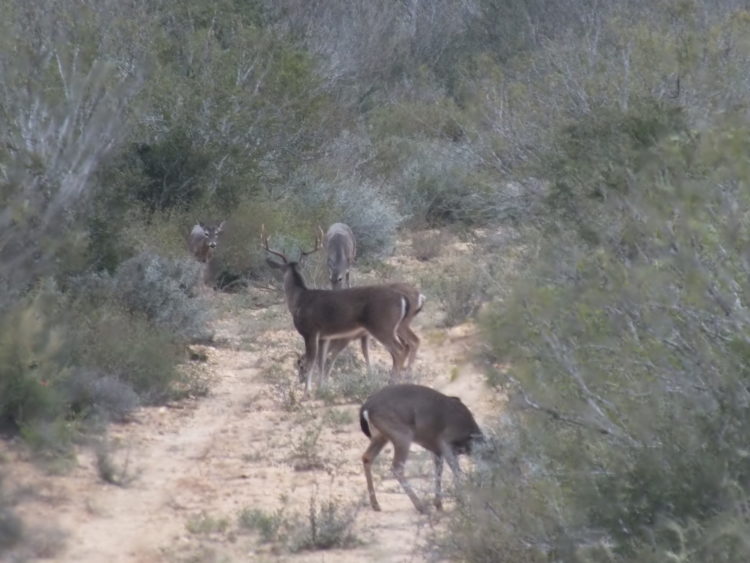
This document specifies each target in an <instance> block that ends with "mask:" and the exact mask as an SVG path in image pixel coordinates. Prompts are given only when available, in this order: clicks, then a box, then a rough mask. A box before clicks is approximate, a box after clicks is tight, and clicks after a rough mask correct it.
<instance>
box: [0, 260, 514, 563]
mask: <svg viewBox="0 0 750 563" xmlns="http://www.w3.org/2000/svg"><path fill="white" fill-rule="evenodd" d="M394 261H396V262H399V261H400V262H403V261H404V260H403V258H399V257H396V258H394ZM401 265H403V264H401ZM402 279H409V278H408V277H404V278H402ZM256 291H257V290H256ZM247 297H248V296H247V295H245V296H227V295H220V294H217V295H216V299H217V300H220V307H219V308H220V309H221V310H222V311H223V313H222V315H221V318H220V319H219V320H218V321H217V323H216V345H214V346H207V347H203V348H202V351H204V352H205V355H206V357H207V360H206V361H205V362H204V363H202V364H201V369H202V370H203V371H204V372H205V374H206V376H207V378H208V384H209V391H208V393H207V394H206V395H205V396H201V397H196V398H190V399H185V400H182V401H179V402H176V403H173V404H170V405H168V406H163V407H151V408H140V409H139V410H138V411H137V413H136V414H135V416H134V417H133V420H132V421H131V422H129V423H126V424H117V425H113V426H111V427H110V429H109V433H108V438H109V443H110V444H111V447H112V452H113V453H112V455H113V460H114V461H115V463H116V464H117V466H118V467H121V468H122V467H124V466H125V464H127V473H128V475H129V476H131V477H132V481H131V482H129V483H128V484H127V485H126V486H116V485H112V484H109V483H106V482H104V481H103V480H102V479H100V478H99V474H98V471H97V467H96V458H95V456H94V454H93V452H92V449H91V448H89V447H85V446H81V447H80V449H79V450H78V451H77V454H76V461H75V463H74V466H73V467H72V469H69V470H67V471H65V472H63V473H62V474H50V473H49V472H48V471H45V470H43V469H41V468H40V467H39V466H38V464H34V463H32V462H31V461H30V460H29V456H28V454H27V453H26V451H25V450H24V448H23V447H22V446H20V445H18V444H13V443H7V442H0V448H2V449H3V450H5V451H2V452H1V454H2V455H0V460H2V461H0V470H1V471H3V473H4V474H5V475H6V476H7V477H8V478H7V479H6V480H5V482H6V483H8V484H12V486H13V487H14V488H15V490H16V491H18V490H22V491H26V493H27V494H26V496H25V497H24V500H23V501H22V502H21V503H20V504H19V505H18V512H19V514H21V515H22V516H23V517H24V519H25V521H26V522H27V524H28V529H29V536H30V538H31V539H30V540H29V543H28V545H27V546H26V547H25V548H24V549H23V551H19V552H18V554H17V560H22V559H26V558H28V559H29V560H45V559H46V560H53V561H60V562H70V563H72V562H76V563H87V562H91V563H100V562H108V563H118V562H139V563H148V562H161V561H279V560H282V561H330V562H336V561H347V562H351V561H355V562H356V561H389V562H391V561H393V562H395V561H421V560H425V559H426V555H425V553H426V552H427V551H428V550H426V549H425V547H427V546H428V545H429V542H430V536H431V534H433V533H434V532H437V533H439V531H440V527H441V526H443V525H444V523H445V518H444V516H443V515H442V514H440V513H436V512H432V513H431V514H428V515H420V514H418V513H417V512H416V511H415V510H414V508H413V506H412V505H411V503H410V501H409V499H408V498H407V497H406V495H405V494H404V493H403V491H402V490H401V488H400V487H399V485H398V483H397V482H396V481H395V479H393V478H392V477H391V475H390V471H389V469H390V462H391V459H392V449H391V448H390V447H388V448H387V449H386V450H385V451H384V452H383V453H382V454H381V456H380V457H379V458H378V463H377V466H376V470H375V478H376V489H377V492H378V497H379V500H380V504H381V507H382V509H383V510H382V512H379V513H376V512H374V511H372V510H371V509H370V507H369V504H368V502H367V499H366V487H365V480H364V476H363V473H362V466H361V460H360V458H361V455H362V453H363V452H364V450H365V448H366V446H367V444H368V440H367V438H366V437H365V436H364V435H363V434H362V432H361V430H360V429H359V422H358V409H359V403H358V402H350V403H346V404H341V403H337V404H336V405H334V406H332V405H325V404H324V403H323V401H319V400H309V401H304V402H302V403H298V404H291V400H290V398H289V397H290V395H289V393H291V394H292V395H294V396H296V397H299V395H301V390H300V389H299V386H297V385H295V384H294V379H295V377H294V352H296V351H301V350H302V341H301V339H300V337H299V336H298V335H297V334H296V332H295V331H294V329H293V327H292V326H291V320H290V317H289V314H288V311H287V310H286V307H285V305H284V304H283V302H282V296H281V294H280V293H279V295H277V296H273V295H271V296H270V297H271V300H272V301H273V300H275V302H274V303H273V304H271V305H270V306H267V307H262V308H260V307H257V306H256V307H247V306H245V305H246V304H247V303H248V302H249V301H250V300H249V299H248V298H247ZM266 297H267V298H268V296H266ZM428 299H429V296H428ZM427 305H428V306H427V308H426V309H425V312H424V313H423V314H421V315H420V316H418V317H417V318H416V319H415V321H414V323H413V325H412V326H413V328H414V329H415V332H416V333H417V334H418V335H419V336H420V337H421V339H422V346H421V348H420V350H419V355H418V358H417V363H416V368H415V374H417V376H418V379H419V381H420V382H421V383H424V384H427V385H431V386H433V387H435V388H437V389H440V390H442V391H444V392H446V393H448V394H451V395H458V396H460V397H461V398H462V400H463V401H464V403H466V404H467V405H468V406H469V407H470V408H471V409H472V410H473V411H474V413H475V415H476V417H477V419H478V421H479V423H480V425H482V423H483V421H489V420H490V419H491V418H492V417H493V416H494V415H495V414H496V413H497V410H498V408H499V407H498V404H497V403H493V401H492V396H491V394H488V393H487V390H486V388H484V386H483V383H482V381H483V376H482V374H481V372H480V371H479V370H478V369H477V368H476V367H475V366H474V365H473V364H472V362H471V353H472V350H473V349H474V347H473V336H474V334H475V327H474V326H473V325H471V324H464V325H460V326H458V327H454V328H451V329H447V328H444V327H442V326H440V325H441V323H440V322H439V317H440V315H439V312H438V311H437V310H436V307H437V304H436V303H434V302H430V301H429V300H428V302H427ZM350 348H351V350H352V352H346V353H348V354H350V356H351V357H350V358H349V363H348V364H347V363H346V362H344V365H350V364H353V365H356V364H361V363H362V360H361V356H360V355H359V353H358V350H356V347H355V346H350ZM372 355H373V356H374V363H375V364H376V365H378V366H382V367H383V368H385V367H387V365H388V363H389V362H387V361H386V360H387V358H386V354H385V353H384V351H383V349H382V347H379V346H377V347H376V348H375V350H374V352H373V354H372ZM274 382H276V383H274ZM318 432H319V434H317V438H316V433H318ZM311 444H312V445H311ZM468 463H470V461H467V460H462V464H464V466H466V465H467V464H468ZM307 466H312V467H311V468H309V467H307ZM449 475H450V472H446V475H445V477H446V478H445V481H446V486H447V487H448V489H449V490H450V484H451V479H450V477H449ZM407 476H408V477H409V479H410V481H411V482H412V484H413V485H414V486H415V488H416V489H417V491H418V493H419V494H420V495H422V496H425V495H429V494H430V492H431V487H432V484H431V483H432V481H431V477H432V462H431V459H430V458H429V456H428V455H426V452H424V451H423V450H421V448H419V447H418V446H416V445H415V446H413V447H412V456H411V457H410V459H409V462H408V463H407ZM311 499H315V500H316V502H318V503H319V504H320V503H325V502H327V501H334V502H335V503H336V504H337V506H341V507H352V510H353V511H354V513H353V514H354V516H353V518H354V519H355V525H354V533H355V535H356V536H357V538H358V539H359V540H360V545H358V546H357V547H355V548H353V549H346V550H344V549H334V550H326V551H302V552H299V553H290V552H289V551H288V550H286V549H283V548H280V547H278V545H277V544H273V543H270V544H269V543H263V542H262V541H261V538H260V536H259V534H258V533H257V531H253V530H248V529H247V528H244V527H243V526H241V525H240V524H239V520H238V518H239V515H240V514H241V513H242V512H243V511H247V510H252V509H257V510H261V511H263V512H265V513H267V514H271V513H272V512H273V511H274V510H278V509H281V510H283V514H287V515H291V514H295V513H298V514H301V515H302V516H303V517H304V516H305V515H307V514H308V510H309V506H310V502H311ZM446 509H447V510H448V511H450V509H451V502H450V500H449V502H448V503H447V506H446Z"/></svg>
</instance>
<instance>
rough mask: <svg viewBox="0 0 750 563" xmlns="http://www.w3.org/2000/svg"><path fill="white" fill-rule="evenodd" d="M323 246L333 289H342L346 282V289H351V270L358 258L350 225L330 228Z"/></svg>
mask: <svg viewBox="0 0 750 563" xmlns="http://www.w3.org/2000/svg"><path fill="white" fill-rule="evenodd" d="M323 246H324V247H325V250H326V264H327V265H328V277H329V279H330V280H331V289H341V286H342V284H344V282H346V287H351V283H350V281H349V269H350V268H351V266H352V264H353V263H354V258H355V257H356V256H357V244H356V242H355V240H354V233H353V232H352V230H351V229H350V228H349V225H346V224H345V223H334V224H333V225H331V226H330V227H328V231H326V234H325V238H324V241H323Z"/></svg>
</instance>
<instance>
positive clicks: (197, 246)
mask: <svg viewBox="0 0 750 563" xmlns="http://www.w3.org/2000/svg"><path fill="white" fill-rule="evenodd" d="M223 228H224V221H222V222H221V223H219V224H218V225H213V226H209V225H204V224H203V223H200V222H199V223H196V224H195V225H194V226H193V229H192V230H191V231H190V236H189V237H188V249H189V250H190V253H191V254H192V255H193V256H194V257H195V259H196V260H198V262H200V263H201V264H203V276H202V277H203V280H202V281H203V283H204V284H206V285H209V284H210V282H211V278H212V275H213V273H212V272H211V266H212V262H213V257H214V252H215V251H216V245H217V244H218V242H219V234H220V233H221V231H222V229H223Z"/></svg>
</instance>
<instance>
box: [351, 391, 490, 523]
mask: <svg viewBox="0 0 750 563" xmlns="http://www.w3.org/2000/svg"><path fill="white" fill-rule="evenodd" d="M359 424H360V426H361V427H362V431H363V432H364V433H365V435H366V436H367V437H368V438H370V445H369V447H368V448H367V450H366V451H365V453H364V455H363V456H362V464H363V465H364V470H365V479H366V480H367V492H368V493H369V495H370V505H371V506H372V508H373V510H380V505H379V504H378V499H377V498H376V497H375V487H374V486H373V483H372V463H373V462H374V461H375V458H376V457H377V456H378V454H379V453H380V451H381V450H382V449H383V447H385V445H386V444H387V443H388V442H391V443H392V444H393V450H394V451H393V465H392V471H393V475H394V476H395V477H396V479H397V480H398V482H399V484H400V485H401V487H402V488H403V489H404V491H405V492H406V494H407V495H408V497H409V499H411V501H412V503H413V504H414V507H415V508H416V509H417V510H418V511H419V512H425V510H426V509H425V506H424V505H423V504H422V502H421V501H420V500H419V499H418V498H417V495H416V494H415V493H414V490H413V489H412V488H411V485H409V482H408V481H407V480H406V476H405V475H404V465H405V464H406V458H407V457H408V456H409V448H410V447H411V443H412V442H416V443H417V444H419V445H420V446H422V447H423V448H425V449H426V450H429V451H430V452H432V455H433V459H434V461H435V500H434V504H435V508H437V509H438V510H441V509H442V507H443V501H442V486H441V479H442V474H443V460H445V461H447V462H448V467H450V468H451V471H452V472H453V478H454V481H456V482H458V479H459V476H460V475H461V467H460V466H459V464H458V460H457V456H458V455H459V454H470V453H471V448H472V445H473V444H474V443H475V442H480V441H482V440H483V439H484V438H483V435H482V431H481V430H480V429H479V426H478V425H477V423H476V421H475V420H474V416H473V415H472V414H471V411H470V410H469V409H468V408H467V407H466V405H464V404H463V403H462V402H461V399H459V398H458V397H449V396H447V395H443V394H442V393H440V392H439V391H436V390H434V389H430V388H429V387H424V386H422V385H413V384H407V383H404V384H399V385H388V386H387V387H384V388H383V389H381V390H380V391H377V392H375V393H373V394H372V395H370V396H369V397H368V398H367V400H366V401H365V402H364V404H363V405H362V407H361V408H360V410H359Z"/></svg>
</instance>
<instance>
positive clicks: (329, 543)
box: [288, 496, 360, 553]
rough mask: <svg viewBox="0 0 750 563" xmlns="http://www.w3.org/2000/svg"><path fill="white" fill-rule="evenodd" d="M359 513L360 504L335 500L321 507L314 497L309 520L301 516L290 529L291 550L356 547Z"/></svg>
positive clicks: (311, 501)
mask: <svg viewBox="0 0 750 563" xmlns="http://www.w3.org/2000/svg"><path fill="white" fill-rule="evenodd" d="M356 516H357V508H356V506H345V507H342V506H341V505H340V504H339V503H338V502H336V501H334V500H328V501H327V502H324V503H323V504H322V505H320V506H318V504H317V500H316V497H315V496H312V497H310V509H309V511H308V514H307V519H302V518H299V517H298V519H297V522H296V525H295V526H293V527H292V528H291V530H290V531H291V534H290V537H289V540H288V541H289V550H290V551H291V552H292V553H296V552H299V551H313V550H325V549H334V548H337V549H349V548H352V547H356V546H357V545H359V543H360V542H359V540H358V539H357V536H356V535H355V534H354V532H353V531H352V528H353V527H354V524H355V522H356Z"/></svg>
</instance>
